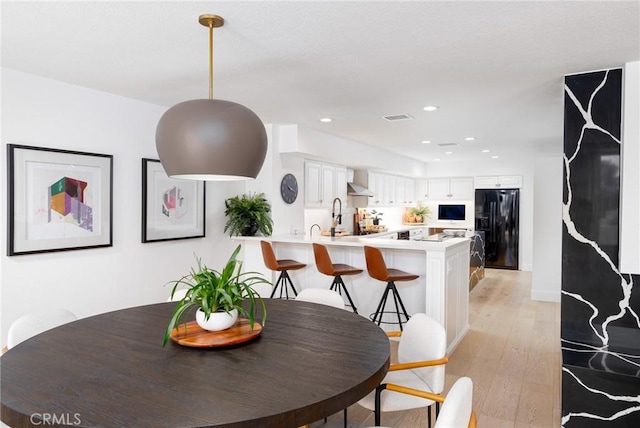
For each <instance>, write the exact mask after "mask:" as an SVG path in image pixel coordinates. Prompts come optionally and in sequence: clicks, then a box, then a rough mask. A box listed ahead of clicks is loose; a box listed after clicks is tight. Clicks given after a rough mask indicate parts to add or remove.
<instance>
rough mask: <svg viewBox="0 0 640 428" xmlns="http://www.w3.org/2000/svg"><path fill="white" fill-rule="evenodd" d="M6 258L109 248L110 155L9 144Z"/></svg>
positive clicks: (111, 194)
mask: <svg viewBox="0 0 640 428" xmlns="http://www.w3.org/2000/svg"><path fill="white" fill-rule="evenodd" d="M7 166H8V167H7V175H8V177H7V183H8V192H7V199H8V201H7V211H8V215H7V219H8V222H7V223H8V224H7V238H8V239H7V255H8V256H16V255H23V254H37V253H46V252H53V251H70V250H80V249H89V248H100V247H111V246H112V245H113V155H107V154H101V153H88V152H80V151H72V150H62V149H55V148H48V147H34V146H26V145H18V144H7Z"/></svg>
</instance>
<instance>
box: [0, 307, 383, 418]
mask: <svg viewBox="0 0 640 428" xmlns="http://www.w3.org/2000/svg"><path fill="white" fill-rule="evenodd" d="M265 302H266V304H267V322H266V325H265V327H264V329H263V330H262V333H261V334H260V336H259V337H258V338H257V339H256V340H254V341H251V342H248V343H245V344H242V345H237V346H234V347H230V348H215V349H198V348H189V347H183V346H180V345H177V344H175V343H172V342H169V343H168V344H167V346H166V347H164V348H163V347H162V339H163V334H164V330H165V328H166V325H167V322H168V320H169V317H170V314H171V312H172V309H173V306H174V303H161V304H156V305H148V306H140V307H135V308H130V309H124V310H120V311H115V312H109V313H106V314H101V315H97V316H93V317H89V318H84V319H81V320H78V321H75V322H72V323H69V324H66V325H63V326H60V327H58V328H55V329H53V330H50V331H48V332H45V333H43V334H41V335H38V336H36V337H34V338H31V339H29V340H27V341H25V342H22V343H21V344H19V345H18V346H16V347H14V348H13V349H11V350H10V351H9V352H7V353H6V354H4V355H3V356H2V357H1V358H0V364H1V366H0V371H1V382H2V383H1V387H2V394H1V395H2V398H1V400H2V418H1V419H2V421H3V422H5V423H6V424H8V425H9V426H12V427H17V426H42V423H41V421H42V419H38V417H40V416H41V415H50V416H49V418H57V421H61V420H62V421H64V423H66V424H68V425H72V426H83V427H98V426H100V427H136V428H137V427H140V428H142V427H153V428H158V427H214V426H215V427H218V426H229V427H257V426H260V427H297V426H301V425H304V424H307V423H310V422H313V421H316V420H319V419H322V418H324V417H326V416H329V415H331V414H333V413H336V412H338V411H340V410H342V409H343V408H345V407H348V406H349V405H351V404H353V403H355V402H356V401H358V400H359V399H360V398H362V397H364V396H365V395H366V394H367V393H368V392H370V391H371V390H373V389H374V388H375V387H376V386H377V385H378V383H380V381H381V380H382V379H383V377H384V375H385V374H386V372H387V369H388V366H389V353H390V351H389V341H388V339H387V337H386V335H385V334H384V332H383V331H382V330H381V329H380V328H378V327H377V326H376V325H374V324H373V323H372V322H371V321H369V320H367V319H365V318H363V317H361V316H359V315H356V314H353V313H352V312H350V311H344V310H340V309H335V308H332V307H329V306H323V305H317V304H313V303H306V302H299V301H284V300H271V299H265ZM258 319H259V318H258ZM32 415H35V416H32ZM50 420H51V419H50Z"/></svg>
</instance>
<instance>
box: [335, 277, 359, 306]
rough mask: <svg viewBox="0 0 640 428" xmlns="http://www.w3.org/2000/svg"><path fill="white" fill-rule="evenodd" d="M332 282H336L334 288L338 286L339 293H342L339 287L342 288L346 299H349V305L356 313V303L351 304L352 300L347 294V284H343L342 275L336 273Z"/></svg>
mask: <svg viewBox="0 0 640 428" xmlns="http://www.w3.org/2000/svg"><path fill="white" fill-rule="evenodd" d="M333 283H334V284H336V288H338V291H339V292H340V295H342V292H341V291H340V289H342V290H344V294H346V295H347V299H348V300H349V306H351V307H352V308H353V312H354V313H356V314H357V313H358V309H357V308H356V305H354V304H353V300H351V296H350V295H349V290H347V286H346V285H345V284H344V281H343V280H342V276H340V275H337V276H336V277H334V278H333ZM332 287H333V285H332Z"/></svg>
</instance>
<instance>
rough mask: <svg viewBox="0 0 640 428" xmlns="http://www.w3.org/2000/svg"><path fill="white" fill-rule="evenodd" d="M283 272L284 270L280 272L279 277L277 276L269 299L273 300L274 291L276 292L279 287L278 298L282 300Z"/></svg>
mask: <svg viewBox="0 0 640 428" xmlns="http://www.w3.org/2000/svg"><path fill="white" fill-rule="evenodd" d="M285 272H286V271H285V270H283V271H282V272H280V276H278V280H277V281H276V285H275V287H273V290H271V296H270V298H271V299H273V296H275V295H276V291H278V287H280V298H281V299H282V281H283V280H284V278H283V274H284V273H285Z"/></svg>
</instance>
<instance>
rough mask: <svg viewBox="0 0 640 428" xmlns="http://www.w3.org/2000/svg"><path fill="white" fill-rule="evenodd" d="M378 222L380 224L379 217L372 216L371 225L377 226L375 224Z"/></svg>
mask: <svg viewBox="0 0 640 428" xmlns="http://www.w3.org/2000/svg"><path fill="white" fill-rule="evenodd" d="M379 224H380V219H379V218H374V219H373V225H374V226H377V225H379Z"/></svg>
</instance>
